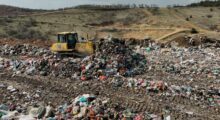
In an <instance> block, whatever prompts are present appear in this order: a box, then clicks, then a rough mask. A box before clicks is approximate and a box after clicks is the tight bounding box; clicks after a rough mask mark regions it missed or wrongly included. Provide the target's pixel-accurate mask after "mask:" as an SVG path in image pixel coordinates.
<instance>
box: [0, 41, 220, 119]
mask: <svg viewBox="0 0 220 120" xmlns="http://www.w3.org/2000/svg"><path fill="white" fill-rule="evenodd" d="M109 44H110V43H109ZM121 44H122V45H121ZM205 45H206V44H204V45H202V46H200V47H198V46H196V47H193V46H191V47H189V48H179V47H175V46H172V47H171V48H161V47H160V46H159V45H156V44H155V45H154V44H153V45H149V47H145V48H144V51H143V49H140V48H138V49H136V52H135V50H134V52H133V50H132V51H131V50H130V48H129V47H128V46H124V47H122V48H121V49H120V48H117V47H116V48H117V49H114V48H115V47H113V46H112V47H113V48H111V47H110V48H109V49H107V48H105V47H104V46H101V47H100V51H98V52H97V53H101V54H102V57H105V59H104V60H105V62H104V63H103V64H105V66H104V67H103V65H100V66H96V64H97V63H99V60H100V61H102V59H101V58H102V57H100V56H99V55H95V58H94V56H92V58H93V59H89V60H88V59H87V60H85V58H84V60H83V61H86V62H80V63H79V64H78V65H79V70H77V71H75V69H74V70H72V69H68V70H70V72H64V71H65V70H64V69H63V68H66V69H67V68H68V66H67V65H70V64H61V63H66V62H70V61H72V59H71V58H69V59H70V60H60V61H56V58H53V57H50V56H53V54H52V53H50V52H49V51H47V50H44V49H43V48H38V47H32V46H31V47H30V46H29V47H25V46H20V47H18V46H17V47H15V46H13V47H10V45H9V46H5V45H4V47H5V48H6V49H2V50H1V52H0V53H1V56H2V59H3V60H1V66H0V68H1V72H0V105H1V106H2V105H8V106H10V105H16V106H20V105H21V106H22V108H25V106H33V105H34V104H40V103H45V104H48V103H50V104H52V106H54V108H58V106H59V105H63V104H65V103H70V102H71V101H72V100H74V98H76V97H77V96H80V95H83V94H93V95H95V96H96V97H97V98H105V99H108V104H106V105H107V106H106V109H107V108H115V107H119V110H118V113H120V111H121V112H123V111H126V110H127V109H129V110H132V111H133V112H131V113H135V115H134V116H136V117H134V116H133V117H126V116H125V115H124V114H123V115H124V116H123V115H122V116H121V117H119V118H117V119H122V118H127V119H129V118H130V119H131V118H134V119H137V116H138V115H139V114H143V113H144V114H147V115H148V117H143V118H142V119H166V120H169V119H170V118H169V117H171V119H172V120H173V119H178V120H201V119H202V120H218V119H220V116H219V113H220V110H219V108H220V107H219V105H220V91H219V82H220V81H219V68H220V67H219V66H220V63H219V56H220V53H219V50H218V48H216V47H213V46H205ZM110 46H111V44H110ZM116 46H123V43H116ZM1 48H2V47H1ZM15 48H16V49H15ZM23 48H25V50H23ZM11 50H12V51H11ZM33 50H37V53H36V52H35V53H33V54H29V53H30V52H31V51H33ZM114 50H115V52H112V51H114ZM124 50H126V51H125V52H124ZM18 51H20V52H18ZM22 51H23V52H22ZM39 51H40V52H39ZM128 51H129V52H128ZM104 52H107V53H108V54H106V55H103V54H104ZM133 53H135V54H136V53H138V55H134V56H132V54H133ZM125 54H126V56H127V57H126V58H123V57H122V58H121V59H116V58H117V57H120V56H125ZM41 55H44V57H45V58H47V60H48V63H47V64H50V63H53V62H54V61H56V62H55V63H57V64H59V65H63V68H62V69H60V68H58V69H56V68H54V67H53V65H54V64H50V65H48V66H47V65H45V66H47V67H43V68H44V69H40V68H39V67H37V66H38V65H42V64H41V63H42V61H41V57H40V56H41ZM108 55H111V56H113V58H112V57H109V56H108ZM14 56H19V57H14ZM24 56H25V57H24ZM128 56H130V57H128ZM137 56H138V58H135V57H137ZM143 56H144V57H143ZM6 58H7V59H6ZM27 58H28V59H27ZM140 58H141V59H140ZM77 59H78V58H77ZM128 59H131V61H132V62H131V63H133V65H130V64H128V66H127V64H126V65H125V62H126V63H129V62H130V61H129V60H128ZM16 60H17V61H16ZM26 60H31V61H32V62H30V63H31V64H30V63H29V64H26ZM44 60H45V59H44ZM74 60H75V59H74ZM92 60H94V61H95V60H97V61H98V62H97V63H93V61H92ZM120 60H121V61H120ZM136 60H138V62H136ZM144 60H146V61H144ZM7 61H9V62H7ZM15 61H16V62H15ZM51 61H52V62H51ZM78 61H82V60H75V62H78ZM110 61H111V62H110ZM114 61H115V62H114ZM35 62H36V64H35ZM143 62H146V63H145V64H144V65H143ZM17 63H22V64H19V65H18V64H17ZM70 63H74V62H73V61H72V62H70ZM114 63H115V64H117V65H116V66H114V65H115V64H114ZM120 63H123V64H122V65H120ZM90 64H95V65H90ZM59 65H58V66H59ZM74 65H75V64H74ZM108 65H111V67H110V68H111V69H117V70H116V71H114V70H112V71H111V72H110V73H109V69H108V68H109V66H108ZM32 66H34V68H35V70H32V69H31V68H32ZM54 66H56V65H54ZM82 66H84V67H82ZM119 66H120V67H119ZM129 66H132V67H131V68H129ZM77 68H78V67H77ZM121 68H126V69H125V70H124V69H122V70H121ZM137 68H138V69H137ZM30 69H31V70H32V71H31V70H30ZM45 69H46V70H45ZM100 69H101V70H102V72H100ZM134 69H137V70H134ZM140 70H141V71H140ZM27 71H28V72H27ZM42 71H44V73H45V71H46V73H47V74H41V72H42ZM52 71H56V72H60V73H62V75H61V76H59V75H58V76H57V75H56V74H55V73H54V72H52ZM62 71H63V72H62ZM91 71H92V72H91ZM135 71H139V72H135ZM30 72H31V74H30ZM75 72H79V73H78V74H74V73H75ZM94 73H99V74H94ZM91 75H92V77H90V76H91ZM102 101H104V100H102ZM1 106H0V110H1V109H2V108H1ZM73 108H74V105H73ZM82 108H83V107H82ZM11 111H14V110H11ZM54 111H56V112H57V111H58V110H54ZM0 112H1V111H0ZM22 113H23V112H22ZM24 113H27V112H24ZM113 113H116V112H113ZM65 114H66V113H65ZM97 114H98V112H96V116H97ZM105 114H107V113H105ZM109 114H110V113H109ZM37 115H38V116H39V114H37ZM72 116H74V115H72ZM153 116H154V117H153ZM48 119H49V117H48ZM51 119H52V117H51ZM54 119H55V118H54ZM56 119H58V118H56ZM63 119H66V118H65V117H63ZM70 119H77V118H70ZM78 119H79V118H78ZM81 119H82V118H81ZM90 119H91V118H90ZM107 119H110V118H109V117H108V118H107ZM112 119H116V118H112Z"/></svg>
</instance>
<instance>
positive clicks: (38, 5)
mask: <svg viewBox="0 0 220 120" xmlns="http://www.w3.org/2000/svg"><path fill="white" fill-rule="evenodd" d="M197 1H201V0H0V4H5V5H12V6H19V7H25V8H35V9H57V8H63V7H72V6H76V5H81V4H133V3H136V4H141V3H144V4H149V5H150V4H157V5H159V6H167V5H173V4H179V5H185V4H189V3H192V2H197Z"/></svg>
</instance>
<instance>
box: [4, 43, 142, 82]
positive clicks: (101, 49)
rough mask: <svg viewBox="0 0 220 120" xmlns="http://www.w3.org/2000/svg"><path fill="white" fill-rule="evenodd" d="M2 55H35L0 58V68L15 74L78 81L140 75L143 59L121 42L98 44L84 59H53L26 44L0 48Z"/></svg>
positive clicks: (42, 51) (45, 51) (49, 54)
mask: <svg viewBox="0 0 220 120" xmlns="http://www.w3.org/2000/svg"><path fill="white" fill-rule="evenodd" d="M0 53H1V54H2V55H13V56H14V55H35V56H43V57H40V58H39V57H26V58H25V59H23V60H22V59H4V58H1V59H0V68H5V69H10V70H13V71H14V73H15V74H21V73H25V74H27V75H42V76H48V75H51V76H55V77H65V78H77V79H81V80H89V79H100V80H105V79H107V78H108V77H112V76H114V75H116V74H118V75H122V76H135V75H138V74H141V73H144V71H145V68H146V59H145V57H144V56H143V55H140V54H138V53H135V52H133V51H132V50H131V49H130V48H129V47H128V46H126V45H125V42H121V41H119V40H111V41H101V42H99V44H98V48H97V51H96V53H95V54H93V55H91V56H87V57H85V58H64V59H56V58H54V57H53V55H52V54H51V53H50V52H49V51H48V50H46V49H43V48H42V49H41V48H36V47H33V46H29V45H17V46H14V47H10V46H8V45H5V46H3V48H2V50H1V52H0Z"/></svg>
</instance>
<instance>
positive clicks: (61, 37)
mask: <svg viewBox="0 0 220 120" xmlns="http://www.w3.org/2000/svg"><path fill="white" fill-rule="evenodd" d="M57 40H58V41H57V42H58V43H67V47H68V49H74V48H75V46H76V43H77V41H78V35H77V33H64V34H58V39H57Z"/></svg>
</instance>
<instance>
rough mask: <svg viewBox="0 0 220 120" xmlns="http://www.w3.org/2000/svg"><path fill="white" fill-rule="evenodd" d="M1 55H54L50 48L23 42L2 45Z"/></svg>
mask: <svg viewBox="0 0 220 120" xmlns="http://www.w3.org/2000/svg"><path fill="white" fill-rule="evenodd" d="M0 55H1V56H5V55H9V56H18V55H25V56H43V55H44V56H49V55H52V53H51V52H50V51H49V50H48V49H45V48H40V47H36V46H32V45H29V44H21V45H14V46H10V45H8V44H5V45H1V46H0Z"/></svg>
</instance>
